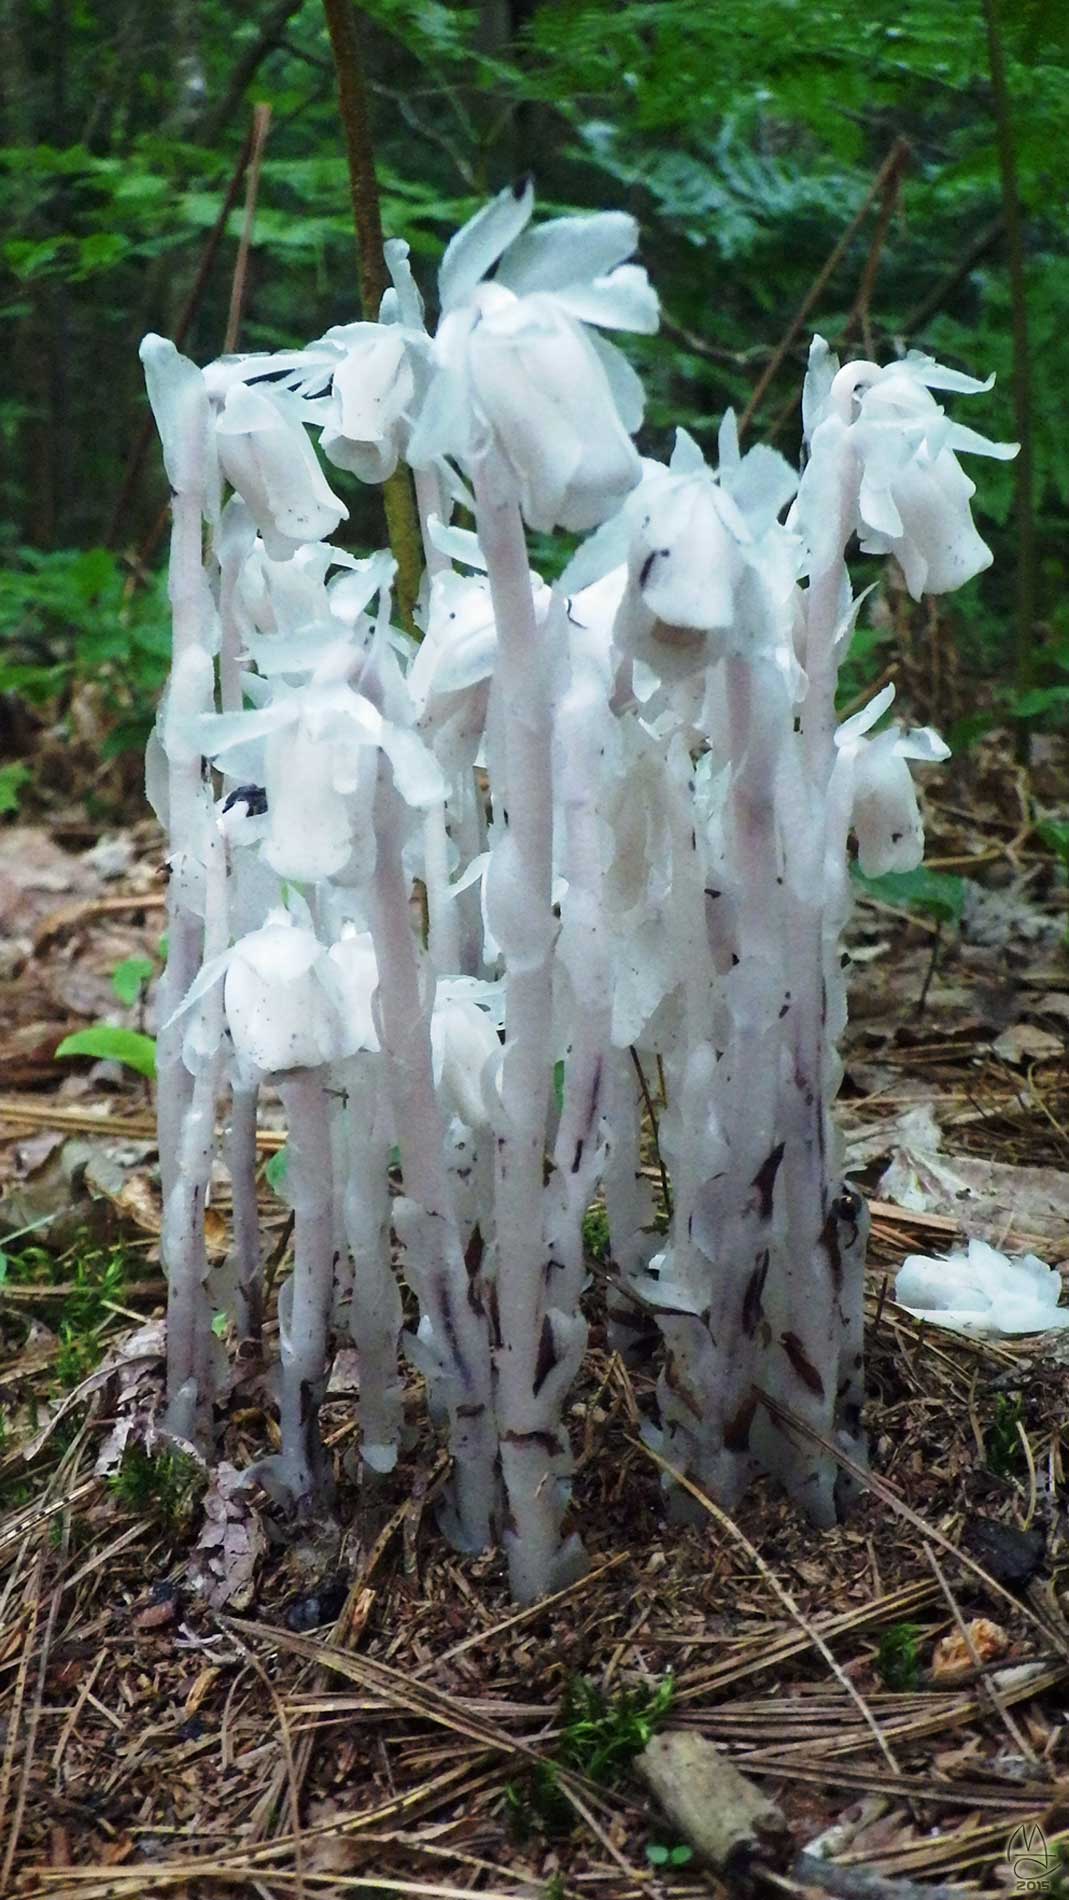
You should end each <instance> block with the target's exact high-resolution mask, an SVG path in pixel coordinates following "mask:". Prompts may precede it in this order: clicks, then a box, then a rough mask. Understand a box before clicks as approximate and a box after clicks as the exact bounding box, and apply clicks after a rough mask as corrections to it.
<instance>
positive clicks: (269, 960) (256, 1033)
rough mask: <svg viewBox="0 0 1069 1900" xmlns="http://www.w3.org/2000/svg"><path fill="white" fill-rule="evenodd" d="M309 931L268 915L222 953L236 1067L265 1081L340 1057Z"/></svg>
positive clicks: (285, 917) (319, 955)
mask: <svg viewBox="0 0 1069 1900" xmlns="http://www.w3.org/2000/svg"><path fill="white" fill-rule="evenodd" d="M325 956H326V952H325V951H324V948H323V945H322V944H321V943H320V941H319V939H318V937H317V936H316V935H315V933H314V932H313V931H312V930H308V929H306V928H304V927H303V926H302V925H300V924H297V923H295V922H294V920H293V918H292V917H291V916H290V914H289V912H288V911H284V910H277V911H272V912H270V914H269V915H268V919H267V922H266V923H265V924H264V925H262V927H261V928H260V929H259V930H253V931H250V933H249V935H248V936H246V937H242V938H240V939H239V941H238V942H237V943H236V944H235V945H234V947H233V949H232V950H231V951H229V952H228V953H227V967H226V973H225V976H224V979H223V1006H224V1008H225V1010H226V1020H227V1027H228V1028H229V1030H230V1034H231V1036H232V1038H233V1042H234V1050H235V1053H236V1055H237V1057H238V1060H239V1062H240V1063H241V1064H242V1065H243V1066H244V1067H245V1068H247V1069H259V1070H263V1071H264V1073H266V1074H268V1075H278V1074H281V1073H282V1072H283V1071H284V1070H286V1069H315V1068H319V1067H320V1066H321V1064H323V1063H325V1062H332V1061H333V1060H335V1058H336V1057H337V1055H338V1053H339V1051H340V1045H341V1040H342V1025H341V1022H340V1019H339V1015H338V1011H337V1007H336V1004H335V1001H334V997H333V995H332V993H331V990H330V988H329V987H328V986H327V985H326V984H325V983H324V982H323V980H322V977H321V974H320V966H321V964H322V963H323V960H324V958H325Z"/></svg>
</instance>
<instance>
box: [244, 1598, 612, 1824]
mask: <svg viewBox="0 0 1069 1900" xmlns="http://www.w3.org/2000/svg"><path fill="white" fill-rule="evenodd" d="M219 1621H220V1622H221V1623H222V1624H223V1626H224V1627H225V1628H227V1629H230V1628H233V1629H236V1630H237V1631H239V1632H240V1633H241V1634H242V1635H243V1636H255V1637H257V1638H259V1639H260V1640H261V1641H263V1642H266V1643H270V1644H271V1645H272V1647H273V1648H275V1649H281V1650H283V1651H285V1652H287V1653H288V1654H290V1655H293V1656H299V1657H300V1658H301V1659H302V1660H303V1661H305V1662H312V1663H317V1664H318V1665H319V1666H320V1667H321V1668H323V1669H328V1670H331V1671H332V1672H333V1673H334V1674H336V1675H340V1676H344V1677H345V1678H346V1679H347V1680H348V1681H349V1682H355V1683H358V1684H359V1685H360V1687H361V1688H363V1689H370V1690H371V1691H373V1692H374V1693H375V1694H376V1695H378V1696H379V1697H380V1698H381V1699H382V1700H383V1701H384V1702H386V1703H390V1704H393V1705H394V1706H395V1707H398V1708H402V1709H407V1710H408V1712H409V1713H410V1714H411V1715H418V1716H422V1717H423V1719H424V1720H425V1721H429V1722H433V1723H435V1724H437V1725H438V1726H440V1727H443V1728H447V1729H450V1730H452V1732H453V1734H455V1735H463V1736H464V1737H465V1738H466V1739H467V1740H468V1741H471V1742H474V1743H475V1744H476V1745H477V1746H478V1747H479V1748H490V1749H493V1750H495V1751H496V1752H497V1753H499V1754H502V1755H505V1756H506V1757H513V1756H520V1757H522V1758H523V1759H524V1760H525V1761H528V1762H532V1763H535V1764H543V1763H544V1762H545V1761H546V1757H545V1756H544V1755H543V1754H542V1753H541V1752H540V1750H538V1749H537V1748H533V1747H532V1746H531V1744H530V1743H529V1742H523V1741H520V1740H519V1739H518V1737H516V1736H515V1735H510V1734H508V1732H507V1731H506V1730H505V1729H501V1728H498V1727H497V1725H496V1724H495V1723H493V1722H490V1721H488V1720H487V1719H486V1718H485V1717H484V1716H481V1715H476V1714H474V1713H473V1712H472V1711H471V1709H470V1707H466V1706H465V1705H464V1704H463V1703H462V1702H460V1701H459V1700H458V1699H457V1698H456V1697H454V1696H449V1695H446V1694H445V1693H444V1691H443V1690H441V1689H434V1688H432V1687H431V1686H430V1685H429V1684H427V1683H416V1682H415V1681H414V1680H413V1678H412V1677H410V1676H405V1675H402V1674H401V1672H400V1671H399V1670H396V1669H391V1668H389V1667H388V1665H387V1664H385V1663H380V1662H372V1661H371V1660H370V1659H369V1658H368V1657H364V1656H356V1655H353V1654H352V1652H351V1651H348V1650H339V1649H334V1648H332V1647H331V1646H330V1645H329V1644H327V1643H316V1642H313V1641H312V1639H311V1638H310V1637H307V1636H297V1635H294V1634H293V1632H292V1631H290V1630H282V1629H277V1628H275V1627H274V1626H273V1625H271V1624H266V1623H253V1622H246V1621H244V1620H243V1621H242V1622H240V1623H236V1622H234V1621H233V1619H232V1618H230V1617H220V1619H219ZM553 1772H554V1778H555V1780H556V1781H557V1783H558V1785H559V1787H560V1788H561V1790H562V1792H563V1793H564V1794H566V1795H567V1796H568V1798H569V1799H571V1797H572V1793H573V1791H576V1792H579V1793H580V1794H581V1796H582V1797H583V1798H585V1799H590V1797H593V1798H594V1800H595V1801H597V1802H598V1803H600V1804H602V1805H604V1806H606V1807H615V1808H623V1807H628V1806H631V1805H632V1804H631V1803H628V1802H627V1801H625V1800H624V1798H623V1797H622V1796H621V1795H619V1794H618V1793H616V1792H615V1791H612V1792H610V1791H609V1790H607V1789H605V1788H600V1787H597V1786H595V1785H594V1784H593V1783H591V1782H588V1781H587V1780H585V1778H584V1777H583V1776H581V1775H577V1774H574V1773H573V1772H572V1771H571V1770H569V1769H564V1768H561V1767H560V1766H559V1765H558V1764H556V1763H554V1764H553ZM585 1818H586V1815H585V1813H584V1819H585Z"/></svg>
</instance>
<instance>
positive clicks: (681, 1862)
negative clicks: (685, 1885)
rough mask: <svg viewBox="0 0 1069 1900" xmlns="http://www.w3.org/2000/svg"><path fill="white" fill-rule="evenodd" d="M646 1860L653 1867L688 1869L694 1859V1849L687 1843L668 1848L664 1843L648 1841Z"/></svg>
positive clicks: (681, 1842)
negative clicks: (689, 1863)
mask: <svg viewBox="0 0 1069 1900" xmlns="http://www.w3.org/2000/svg"><path fill="white" fill-rule="evenodd" d="M646 1859H647V1860H648V1861H649V1863H650V1866H651V1867H686V1866H687V1864H688V1862H690V1861H692V1860H693V1859H694V1849H693V1847H688V1846H687V1843H686V1841H680V1842H679V1843H678V1845H677V1846H675V1847H668V1846H666V1845H665V1843H664V1842H663V1841H647V1842H646Z"/></svg>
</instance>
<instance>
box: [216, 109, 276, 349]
mask: <svg viewBox="0 0 1069 1900" xmlns="http://www.w3.org/2000/svg"><path fill="white" fill-rule="evenodd" d="M270 129H271V108H270V106H268V105H256V106H253V109H252V146H251V153H250V157H249V166H248V182H247V184H246V187H245V222H244V224H243V225H242V229H241V240H240V242H239V244H238V254H237V259H236V261H235V264H234V276H233V280H232V282H231V285H230V309H229V311H228V312H227V319H226V335H225V337H224V338H223V355H224V356H231V355H233V353H234V351H235V350H236V349H237V347H238V337H239V336H240V334H241V313H242V309H243V306H244V303H245V286H246V283H247V282H248V274H249V251H250V250H251V248H252V232H253V226H254V224H255V222H256V199H257V197H258V195H259V190H260V167H261V166H262V164H263V159H264V147H265V145H266V144H267V134H268V132H269V131H270Z"/></svg>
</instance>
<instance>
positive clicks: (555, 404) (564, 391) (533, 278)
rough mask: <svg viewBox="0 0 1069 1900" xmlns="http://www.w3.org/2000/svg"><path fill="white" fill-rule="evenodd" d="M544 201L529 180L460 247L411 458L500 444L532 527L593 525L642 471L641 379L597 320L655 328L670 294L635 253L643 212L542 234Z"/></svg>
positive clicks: (453, 248) (471, 453)
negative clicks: (637, 438)
mask: <svg viewBox="0 0 1069 1900" xmlns="http://www.w3.org/2000/svg"><path fill="white" fill-rule="evenodd" d="M533 209H534V192H533V190H532V188H531V185H530V183H529V182H526V183H524V184H523V185H521V186H519V187H518V188H516V189H515V190H506V191H503V192H501V193H500V195H499V196H498V197H497V198H495V199H493V200H492V201H491V203H490V204H488V205H486V206H484V208H483V209H482V210H481V211H479V212H477V213H476V215H475V217H474V218H472V219H471V220H470V221H469V223H468V224H466V225H465V226H464V228H463V230H461V231H458V232H457V234H456V236H455V237H454V238H453V239H452V241H451V243H450V244H449V246H448V248H447V250H446V253H445V257H444V258H443V260H442V267H441V271H440V273H439V288H440V292H441V306H442V317H441V321H440V323H439V325H438V331H437V335H436V337H435V340H434V346H433V362H434V367H435V373H434V374H433V376H432V379H431V383H430V387H429V390H428V392H427V396H426V399H425V401H424V403H423V406H422V409H421V411H420V415H419V418H418V420H417V423H416V426H415V429H414V430H413V434H412V439H411V442H410V445H409V459H410V460H411V461H412V462H413V463H414V464H415V465H416V466H420V465H424V464H426V463H428V462H430V461H432V460H433V459H434V458H435V457H437V456H442V455H451V456H456V457H457V458H458V459H459V460H460V461H461V462H462V463H464V464H465V465H467V466H469V467H470V466H471V464H472V463H473V461H474V460H476V459H477V458H479V457H480V456H482V455H484V454H485V453H486V452H487V451H488V450H490V449H492V448H496V449H497V451H498V452H499V453H500V455H501V457H502V460H503V462H504V464H505V467H506V468H507V469H508V471H509V473H510V474H511V476H512V479H513V481H514V483H515V492H516V494H517V497H518V499H519V503H520V507H521V509H522V511H523V515H524V518H525V519H526V521H527V522H528V523H529V524H530V526H531V527H533V528H541V529H545V530H548V529H551V528H554V527H556V526H558V525H559V526H560V527H563V528H570V529H573V530H576V531H578V532H583V531H584V530H586V529H588V528H592V527H594V526H596V524H597V523H598V522H600V521H603V520H604V519H605V518H606V516H607V515H610V514H611V513H612V512H613V510H614V509H615V508H617V507H618V506H619V504H620V502H621V501H622V500H623V498H624V496H625V495H626V494H627V493H628V491H629V490H630V489H632V488H633V487H634V486H635V483H636V482H637V481H638V479H639V475H640V472H641V469H640V463H639V459H638V455H637V454H636V452H635V448H634V445H633V443H632V441H631V431H633V430H634V429H637V428H638V426H639V423H640V422H641V419H642V392H641V388H640V386H639V382H638V378H637V377H636V375H635V373H634V371H633V370H632V369H631V368H630V366H629V365H628V364H627V362H626V361H625V359H624V358H623V357H622V356H621V355H620V353H619V351H618V350H616V349H615V348H614V347H613V345H612V344H610V343H607V342H606V341H605V340H604V338H602V337H600V336H598V335H596V333H595V332H594V331H592V330H591V329H590V327H589V326H590V325H592V324H597V325H600V326H603V327H606V328H609V329H620V330H638V331H641V332H643V333H645V334H650V333H652V332H653V331H654V330H655V329H656V328H657V321H658V313H657V299H656V296H655V294H654V292H653V290H652V289H651V287H650V284H649V281H648V279H647V277H646V273H645V271H644V270H643V269H641V267H640V266H639V265H637V264H627V263H625V262H624V260H625V259H626V258H628V257H629V256H630V255H631V253H632V252H633V250H634V249H635V245H636V243H637V241H638V230H637V226H636V224H635V221H634V219H633V218H631V217H629V216H627V214H626V213H624V212H615V211H609V212H603V213H600V214H598V215H596V216H594V217H589V218H557V219H552V220H550V221H549V222H548V223H546V224H542V225H539V226H537V228H535V229H534V230H531V231H528V230H527V229H526V227H527V225H528V224H529V222H530V218H531V213H532V211H533ZM495 266H496V269H495ZM491 270H493V271H494V276H493V280H492V281H490V282H488V281H486V278H487V273H488V272H489V271H491Z"/></svg>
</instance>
